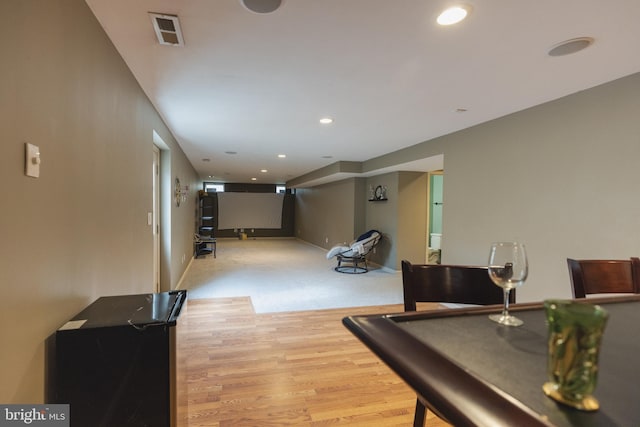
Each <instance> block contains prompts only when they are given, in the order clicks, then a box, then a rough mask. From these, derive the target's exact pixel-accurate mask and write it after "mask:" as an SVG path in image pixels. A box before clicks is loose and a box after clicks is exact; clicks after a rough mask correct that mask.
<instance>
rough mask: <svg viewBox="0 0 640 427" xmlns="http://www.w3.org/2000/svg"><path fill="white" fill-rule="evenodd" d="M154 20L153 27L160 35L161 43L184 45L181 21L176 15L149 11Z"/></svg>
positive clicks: (159, 40)
mask: <svg viewBox="0 0 640 427" xmlns="http://www.w3.org/2000/svg"><path fill="white" fill-rule="evenodd" d="M149 15H151V21H152V22H153V29H154V30H155V31H156V36H158V42H159V43H160V44H164V45H169V46H184V39H183V38H182V31H181V30H180V22H179V21H178V17H177V16H176V15H164V14H162V13H149Z"/></svg>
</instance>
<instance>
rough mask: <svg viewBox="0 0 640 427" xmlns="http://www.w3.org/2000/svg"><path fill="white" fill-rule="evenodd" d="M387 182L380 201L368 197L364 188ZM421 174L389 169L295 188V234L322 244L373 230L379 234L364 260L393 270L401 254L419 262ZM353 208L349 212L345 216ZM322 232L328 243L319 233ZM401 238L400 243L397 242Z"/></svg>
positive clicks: (423, 210)
mask: <svg viewBox="0 0 640 427" xmlns="http://www.w3.org/2000/svg"><path fill="white" fill-rule="evenodd" d="M378 185H383V186H385V187H387V198H388V200H385V201H375V202H370V201H368V200H367V199H368V198H369V188H370V186H373V188H375V187H377V186H378ZM426 198H427V174H426V173H419V172H393V173H388V174H383V175H378V176H375V177H371V178H366V179H362V178H349V179H345V180H342V181H338V182H334V183H331V184H325V185H320V186H317V187H313V188H307V189H298V190H297V193H296V228H297V237H298V238H300V239H302V240H305V241H308V242H311V243H313V244H315V245H317V246H320V247H323V248H325V249H330V248H331V247H332V246H333V245H335V244H340V243H345V242H350V241H352V240H353V239H354V238H356V237H358V236H359V235H360V234H362V233H364V232H365V231H368V230H371V229H375V230H378V231H380V232H381V233H382V235H383V238H382V240H381V241H380V243H379V244H378V246H377V247H376V251H375V253H371V254H369V257H368V258H369V260H371V261H372V262H374V263H376V264H378V265H381V266H383V267H386V268H389V269H392V270H399V269H400V262H401V261H402V259H404V258H406V259H411V260H417V261H415V262H424V260H425V253H426V244H427V242H426V237H425V236H426V215H427V213H426V206H427V202H426ZM351 212H353V213H354V216H353V217H352V216H349V215H350V213H351ZM327 236H328V242H326V241H325V237H327ZM398 242H401V244H398Z"/></svg>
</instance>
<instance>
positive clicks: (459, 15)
mask: <svg viewBox="0 0 640 427" xmlns="http://www.w3.org/2000/svg"><path fill="white" fill-rule="evenodd" d="M470 11H471V7H470V6H468V5H464V6H453V7H450V8H448V9H446V10H445V11H444V12H442V13H441V14H440V15H438V19H436V21H437V22H438V24H440V25H453V24H457V23H458V22H460V21H462V20H463V19H464V18H466V17H467V15H468V14H469V12H470Z"/></svg>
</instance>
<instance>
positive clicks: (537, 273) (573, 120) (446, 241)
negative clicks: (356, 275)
mask: <svg viewBox="0 0 640 427" xmlns="http://www.w3.org/2000/svg"><path fill="white" fill-rule="evenodd" d="M639 117H640V74H633V75H630V76H628V77H625V78H622V79H619V80H616V81H613V82H610V83H607V84H604V85H601V86H598V87H595V88H592V89H589V90H586V91H582V92H579V93H576V94H573V95H570V96H567V97H564V98H561V99H558V100H556V101H553V102H549V103H546V104H542V105H540V106H537V107H534V108H530V109H527V110H523V111H520V112H518V113H515V114H511V115H508V116H505V117H502V118H500V119H497V120H493V121H491V122H488V123H484V124H480V125H478V126H475V127H472V128H469V129H465V130H463V131H460V132H455V133H452V134H450V135H446V136H443V137H440V138H436V139H433V140H430V141H426V142H423V143H420V144H416V145H414V146H411V147H408V148H406V149H403V150H399V151H396V152H393V153H389V154H388V155H385V156H380V157H377V158H375V159H371V160H368V161H365V162H364V163H363V170H375V169H376V168H380V167H388V166H392V165H394V164H402V163H406V162H409V161H411V160H415V159H420V158H426V157H430V156H435V155H440V154H443V155H444V175H445V177H444V198H443V202H444V207H443V237H442V238H443V246H442V252H443V263H449V264H469V265H474V264H475V265H485V264H486V262H487V257H488V248H489V245H490V243H491V242H492V241H496V240H505V239H506V240H510V239H519V240H521V241H523V242H524V243H525V244H526V245H527V248H528V251H529V261H530V275H529V279H528V280H527V282H526V283H525V285H524V286H523V287H522V288H521V289H519V290H518V297H517V300H518V301H520V302H526V301H540V300H543V299H545V298H551V297H560V298H568V297H570V296H571V289H570V281H569V275H568V269H567V265H566V258H567V257H571V258H622V259H624V258H629V257H630V256H638V254H640V231H639V230H640V197H637V196H636V193H637V183H638V181H639V180H640V167H638V159H640V120H638V118H639ZM388 175H390V174H385V175H381V176H378V177H371V178H367V187H368V185H369V183H373V184H374V186H375V185H377V183H381V182H383V180H388V182H391V178H389V176H388ZM388 188H390V189H393V188H394V186H393V184H389V185H388ZM389 193H390V200H389V201H388V202H385V203H386V205H384V206H375V207H374V206H370V205H372V203H369V204H368V205H367V208H366V221H367V226H368V227H371V228H374V227H375V228H378V227H379V229H381V231H383V232H384V233H387V234H389V235H390V236H393V237H392V239H393V238H395V237H396V236H398V235H400V232H399V231H398V230H397V221H396V220H394V219H392V217H393V216H394V215H395V216H398V217H399V218H403V219H402V220H401V222H402V223H404V221H405V220H407V218H411V217H413V216H414V215H416V216H419V217H421V216H422V213H420V214H415V213H413V212H407V211H406V207H404V206H398V207H397V209H398V210H397V211H396V207H395V204H396V203H397V200H398V198H395V197H394V196H393V190H390V191H389ZM394 198H395V199H396V200H395V201H394ZM342 203H346V202H345V201H342ZM328 224H331V221H329V222H328ZM327 232H328V231H327ZM303 238H304V236H303ZM392 239H389V241H388V243H387V244H389V245H390V246H389V247H388V248H385V249H384V250H385V251H386V254H387V256H388V259H387V261H385V262H384V265H385V266H390V265H389V264H388V260H389V259H396V258H397V256H398V255H397V254H398V253H400V254H403V253H404V251H405V248H404V246H403V242H405V241H406V239H405V238H403V237H401V238H400V239H399V240H398V241H395V240H392ZM394 245H398V247H397V248H396V247H395V246H394ZM399 256H400V257H402V256H403V255H399ZM391 265H393V264H391ZM391 268H393V267H391Z"/></svg>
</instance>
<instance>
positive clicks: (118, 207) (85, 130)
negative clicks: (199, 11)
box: [0, 0, 197, 403]
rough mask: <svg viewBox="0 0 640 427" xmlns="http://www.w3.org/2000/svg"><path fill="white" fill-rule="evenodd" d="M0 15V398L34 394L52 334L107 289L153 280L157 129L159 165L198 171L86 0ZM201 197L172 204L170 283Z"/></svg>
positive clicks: (9, 7) (146, 285)
mask: <svg viewBox="0 0 640 427" xmlns="http://www.w3.org/2000/svg"><path fill="white" fill-rule="evenodd" d="M0 15H1V16H4V17H9V19H6V22H5V23H4V24H3V26H2V30H1V31H2V34H1V37H0V51H1V52H2V55H3V58H2V62H1V64H2V65H0V140H1V142H0V179H1V181H2V182H3V184H4V188H5V190H6V191H7V193H6V194H5V197H3V199H2V202H0V212H1V214H0V236H1V237H2V239H1V240H0V286H2V295H3V303H2V310H0V337H2V349H1V350H0V356H1V357H0V362H1V363H0V378H1V379H2V381H1V382H0V383H1V385H0V402H2V403H39V402H42V401H43V399H44V351H45V350H44V349H45V345H44V342H45V339H46V338H47V337H48V336H49V335H50V334H52V333H54V332H55V330H56V329H57V328H58V327H60V326H61V325H62V324H64V323H65V322H66V321H67V320H68V319H69V318H70V317H72V316H73V315H75V314H76V313H77V312H79V311H80V310H81V309H82V308H84V307H85V306H86V305H88V304H89V303H91V302H92V301H93V300H95V299H96V298H97V297H99V296H103V295H114V294H132V293H147V292H152V291H153V277H152V275H153V274H152V273H153V272H152V270H153V268H152V234H151V227H149V226H147V212H150V211H151V210H152V180H151V169H152V168H151V164H152V144H153V142H152V133H153V130H156V131H157V132H158V134H160V135H161V137H162V139H163V140H164V141H165V143H166V145H167V146H166V150H165V157H166V158H167V162H166V165H165V166H167V168H169V169H171V170H168V171H167V170H165V173H166V174H168V175H169V176H170V177H171V176H172V177H174V178H175V176H179V177H180V179H181V181H182V182H183V184H185V185H190V187H191V188H192V189H195V188H196V184H197V179H196V175H195V171H194V170H193V168H192V167H191V166H190V164H189V162H188V161H187V159H186V158H185V156H184V154H183V153H182V151H181V150H180V148H179V147H178V145H177V144H176V143H175V140H174V138H173V137H172V136H171V134H170V133H169V131H168V130H167V128H166V127H165V125H164V124H163V122H162V120H161V119H160V117H159V116H158V114H157V113H156V111H155V110H154V108H153V107H152V105H151V104H150V102H149V101H148V99H147V98H146V96H145V95H144V93H143V92H142V90H141V89H140V87H139V86H138V84H137V82H136V81H135V79H134V78H133V76H132V75H131V73H130V72H129V70H128V68H127V67H126V65H125V63H124V61H123V60H122V59H121V57H120V56H119V55H118V53H117V52H116V50H115V49H114V47H113V45H112V44H111V42H110V41H109V40H108V38H107V36H106V35H105V34H104V32H103V30H102V29H101V27H100V26H99V25H98V23H97V21H96V20H95V18H94V16H93V15H92V13H91V11H90V10H89V8H88V7H87V5H86V4H85V3H84V1H82V0H46V1H42V0H21V1H3V2H0ZM25 142H30V143H33V144H36V145H38V146H40V151H41V156H42V164H41V172H40V178H37V179H36V178H31V177H27V176H25V174H24V143H25ZM165 169H166V168H165ZM165 184H166V183H165ZM165 187H167V188H169V187H168V186H165ZM171 188H172V187H171ZM163 196H168V194H166V193H165V194H164V195H163ZM194 200H195V198H194V197H193V195H189V197H188V200H187V202H186V203H183V204H182V206H181V207H180V208H176V207H175V205H174V204H171V203H169V204H168V206H169V208H168V211H167V212H165V216H166V218H165V221H170V224H169V226H168V227H167V230H169V233H170V234H169V235H166V236H165V238H164V240H165V241H166V242H169V246H168V247H167V248H166V249H165V251H164V252H165V253H164V258H165V262H164V264H163V278H164V279H163V287H164V288H171V287H175V285H176V284H177V282H178V280H179V278H180V277H181V275H182V273H183V272H184V269H185V268H186V266H187V265H188V263H187V262H185V263H183V262H182V260H181V255H182V254H185V253H186V254H187V255H190V254H191V252H192V250H193V249H192V245H193V243H192V232H193V213H194V211H195V204H194V203H195V201H194Z"/></svg>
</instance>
